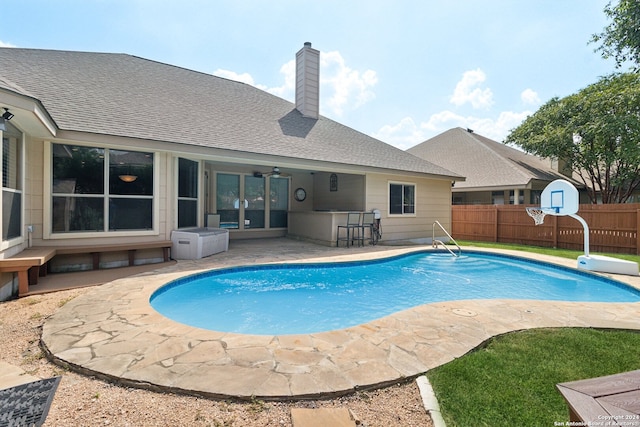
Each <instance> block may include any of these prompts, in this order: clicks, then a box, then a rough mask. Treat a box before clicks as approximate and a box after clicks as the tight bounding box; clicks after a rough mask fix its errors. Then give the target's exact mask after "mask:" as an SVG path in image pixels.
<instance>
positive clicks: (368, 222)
mask: <svg viewBox="0 0 640 427" xmlns="http://www.w3.org/2000/svg"><path fill="white" fill-rule="evenodd" d="M373 221H374V215H373V212H364V213H363V214H362V224H360V236H359V237H360V240H361V241H362V246H364V241H365V239H366V233H365V232H366V231H367V230H368V231H369V243H370V244H373Z"/></svg>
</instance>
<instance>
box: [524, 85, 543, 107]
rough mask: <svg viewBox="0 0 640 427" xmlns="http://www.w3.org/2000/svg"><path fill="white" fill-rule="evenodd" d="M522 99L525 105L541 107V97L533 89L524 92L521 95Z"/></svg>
mask: <svg viewBox="0 0 640 427" xmlns="http://www.w3.org/2000/svg"><path fill="white" fill-rule="evenodd" d="M520 99H521V100H522V102H523V103H524V104H525V105H534V106H538V105H540V97H539V96H538V93H537V92H536V91H534V90H533V89H525V90H523V91H522V93H521V94H520Z"/></svg>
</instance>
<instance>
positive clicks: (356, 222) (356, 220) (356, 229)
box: [336, 212, 361, 247]
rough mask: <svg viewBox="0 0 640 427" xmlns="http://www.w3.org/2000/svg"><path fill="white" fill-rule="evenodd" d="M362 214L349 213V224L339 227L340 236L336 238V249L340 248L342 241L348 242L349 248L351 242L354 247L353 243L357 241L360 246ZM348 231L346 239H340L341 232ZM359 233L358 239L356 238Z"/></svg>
mask: <svg viewBox="0 0 640 427" xmlns="http://www.w3.org/2000/svg"><path fill="white" fill-rule="evenodd" d="M360 227H361V226H360V212H349V213H347V224H346V225H339V226H338V234H337V237H336V247H337V246H340V242H341V241H346V242H347V247H349V242H351V245H352V246H353V241H354V240H357V241H358V245H359V244H360V240H361V239H360ZM342 229H344V230H346V231H347V235H346V237H340V230H342ZM356 233H357V235H358V236H357V237H356Z"/></svg>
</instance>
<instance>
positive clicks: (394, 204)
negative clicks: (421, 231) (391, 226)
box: [389, 184, 416, 215]
mask: <svg viewBox="0 0 640 427" xmlns="http://www.w3.org/2000/svg"><path fill="white" fill-rule="evenodd" d="M415 213H416V186H415V185H414V184H389V214H391V215H407V214H415Z"/></svg>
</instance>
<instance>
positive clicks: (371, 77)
mask: <svg viewBox="0 0 640 427" xmlns="http://www.w3.org/2000/svg"><path fill="white" fill-rule="evenodd" d="M213 74H215V75H216V76H220V77H225V78H228V79H232V80H237V81H240V82H244V83H247V84H250V85H252V86H255V87H257V88H260V89H263V90H265V91H267V92H269V93H272V94H274V95H276V96H279V97H281V98H284V99H287V100H289V101H291V102H294V101H295V84H296V63H295V60H291V61H288V62H286V63H285V64H283V65H282V67H280V74H282V75H283V76H284V83H283V84H282V85H281V86H274V87H267V86H264V85H260V84H257V83H256V82H255V80H254V78H253V77H252V76H251V74H249V73H243V74H238V73H236V72H234V71H229V70H216V71H215V72H214V73H213ZM377 83H378V76H377V74H376V72H375V71H373V70H365V71H358V70H354V69H352V68H350V67H348V66H347V65H346V63H345V60H344V58H343V57H342V55H341V54H340V52H337V51H334V52H321V53H320V113H321V114H323V115H333V116H341V115H342V114H343V113H344V112H345V110H355V109H357V108H359V107H361V106H362V105H364V104H366V103H367V102H369V101H371V100H372V99H374V98H375V93H374V92H373V90H372V88H373V87H374V86H375V85H376V84H377Z"/></svg>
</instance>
